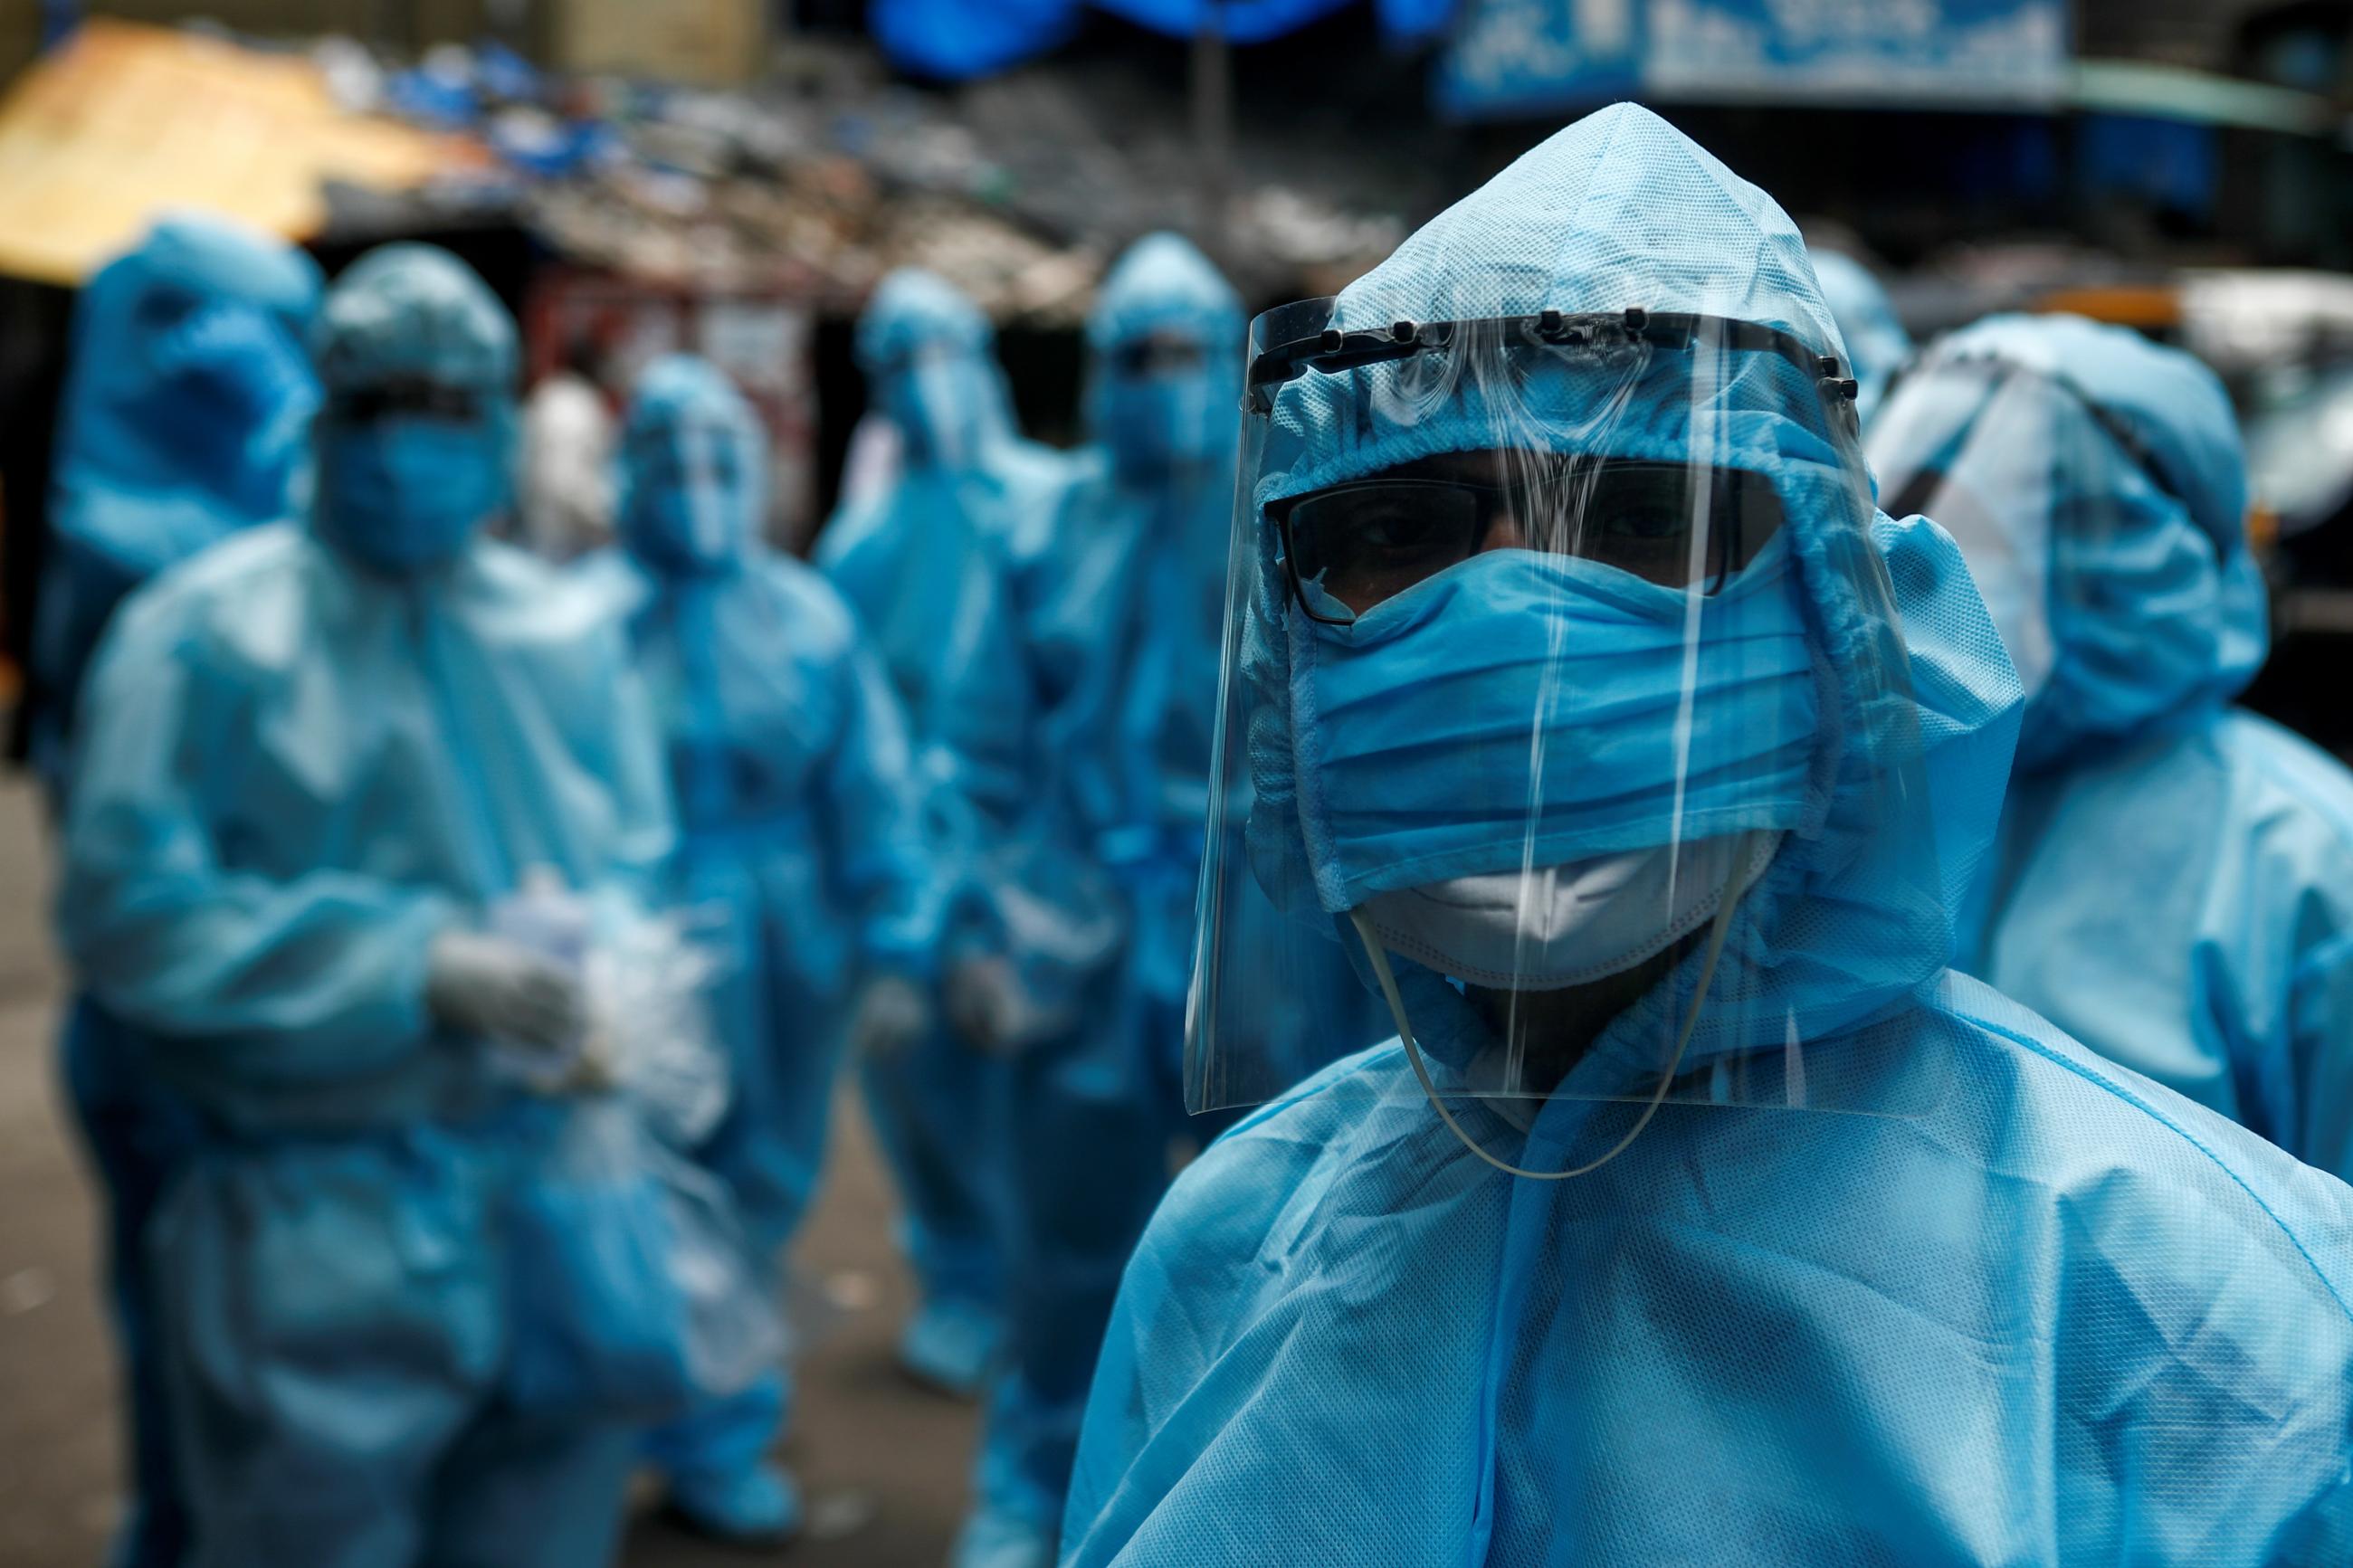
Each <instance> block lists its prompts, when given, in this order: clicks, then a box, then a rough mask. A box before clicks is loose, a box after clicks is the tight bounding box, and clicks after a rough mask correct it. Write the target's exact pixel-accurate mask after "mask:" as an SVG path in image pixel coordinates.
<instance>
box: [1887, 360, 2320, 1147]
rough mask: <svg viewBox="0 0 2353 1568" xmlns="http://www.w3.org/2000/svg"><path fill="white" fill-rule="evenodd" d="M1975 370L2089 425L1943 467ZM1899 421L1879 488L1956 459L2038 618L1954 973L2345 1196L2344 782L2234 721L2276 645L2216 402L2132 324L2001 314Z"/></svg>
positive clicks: (1991, 537) (1905, 388) (1922, 388)
mask: <svg viewBox="0 0 2353 1568" xmlns="http://www.w3.org/2000/svg"><path fill="white" fill-rule="evenodd" d="M1988 363H1994V364H1998V365H2003V366H2010V367H2015V368H2016V369H2017V370H2018V371H2020V372H2022V373H2024V374H2029V375H2032V376H2037V377H2055V378H2057V381H2058V383H2059V384H2061V385H2063V387H2065V388H2070V389H2073V390H2072V392H2067V393H2063V395H2062V396H2063V401H2061V402H2060V404H2059V405H2058V408H2057V410H2056V413H2055V415H2054V416H2053V417H2054V419H2055V418H2067V417H2072V418H2073V419H2074V420H2076V421H2078V422H2080V424H2081V426H2082V430H2081V432H2080V434H2079V437H2078V438H2074V439H2068V440H2063V441H2059V442H2055V443H2053V444H2052V448H2051V464H2050V467H2051V468H2052V469H2055V470H2056V471H2042V469H2041V468H2040V467H2039V466H2038V467H2037V468H2036V471H2033V472H2031V473H2012V472H2006V471H1994V468H1993V465H1992V464H1985V465H1981V466H1978V467H1977V468H1974V469H1973V468H1972V465H1971V464H1970V462H1969V460H1968V458H1967V457H1966V456H1964V457H1961V458H1948V455H1949V454H1952V453H1955V452H1960V451H1963V450H1964V449H1965V448H1966V447H1968V442H1969V437H1970V433H1971V431H1972V430H1973V429H1974V428H1977V427H1978V421H1979V418H1980V416H1981V414H1982V413H1983V408H1984V398H1983V389H1984V387H1985V381H1984V372H1983V367H1984V366H1985V365H1986V364H1988ZM1889 408H1890V412H1891V414H1900V415H1901V416H1902V418H1901V421H1900V424H1899V425H1897V426H1894V427H1892V428H1891V431H1890V434H1891V436H1892V437H1894V438H1895V441H1896V443H1897V444H1898V445H1900V448H1901V449H1894V447H1890V448H1888V449H1885V450H1883V451H1875V452H1874V457H1875V458H1878V459H1880V461H1881V466H1882V475H1881V478H1882V480H1883V484H1885V485H1886V486H1888V487H1889V488H1890V489H1893V488H1894V487H1895V486H1897V485H1899V484H1901V483H1903V482H1905V481H1906V480H1908V479H1910V477H1911V476H1912V475H1913V474H1914V473H1915V472H1916V471H1919V470H1921V469H1922V468H1924V467H1937V468H1941V467H1942V466H1944V465H1945V464H1946V463H1947V461H1948V460H1949V461H1950V464H1951V473H1950V478H1951V479H1952V480H1953V481H1954V482H1955V483H1956V484H1957V485H1961V486H1966V487H1967V488H1968V490H1969V492H1970V494H1972V495H1973V496H1974V497H1975V499H1976V500H1978V502H1979V503H1981V505H1980V507H1979V509H1978V517H1979V518H1980V519H1981V520H1982V522H1981V526H1982V527H1986V528H1989V529H1991V530H1993V532H1990V533H1988V534H1985V535H1984V536H1982V538H1980V536H1979V535H1978V533H1975V532H1961V531H1959V529H1958V528H1956V531H1957V534H1958V535H1959V537H1960V538H1961V540H1962V543H1963V546H1964V548H1965V549H1968V550H1973V551H1974V550H1978V549H1980V548H1990V549H2000V550H2003V551H2006V552H2009V553H2010V554H2011V555H2027V554H2031V555H2032V556H2033V557H2034V558H2035V559H2036V560H2037V561H2040V562H2047V563H2048V569H2047V572H2045V573H2044V574H2042V578H2041V580H2042V587H2043V593H2042V595H2039V596H2038V598H2039V602H2038V603H2035V604H2031V605H2016V606H2014V607H2013V609H2012V614H2011V616H1998V617H1997V620H1998V622H2004V621H2011V620H2014V619H2015V618H2016V617H2021V616H2022V617H2025V618H2026V619H2028V620H2030V621H2031V622H2035V623H2039V625H2038V626H2036V627H2035V629H2033V630H2031V631H2028V632H2025V633H2023V634H2021V633H2016V632H2013V633H2011V634H2010V635H2012V636H2019V635H2025V636H2030V637H2035V638H2037V640H2038V641H2040V642H2042V643H2043V644H2044V645H2046V646H2047V647H2048V648H2049V649H2050V654H2049V657H2048V659H2047V664H2048V669H2049V674H2048V677H2047V679H2044V680H2043V681H2042V685H2041V689H2039V690H2038V691H2036V692H2035V693H2034V695H2033V696H2032V698H2031V700H2030V701H2029V702H2028V704H2027V708H2026V715H2025V719H2024V721H2023V724H2022V727H2021V732H2020V738H2019V762H2018V768H2017V772H2016V773H2015V774H2014V775H2013V777H2012V779H2011V781H2010V799H2009V804H2008V806H2007V808H2006V810H2005V812H2004V814H2003V818H2002V831H2001V837H2000V852H1999V854H1998V856H1997V857H1996V859H1995V861H1994V863H1993V865H1992V866H1991V868H1989V875H1988V879H1987V882H1986V884H1985V886H1984V888H1983V889H1982V894H1983V900H1984V903H1985V908H1984V912H1983V921H1982V924H1981V925H1980V927H1979V928H1978V931H1977V932H1975V933H1974V935H1975V942H1976V945H1975V948H1974V951H1973V953H1972V955H1971V958H1970V960H1969V963H1968V967H1970V968H1971V969H1972V971H1973V972H1974V973H1978V974H1979V975H1981V976H1982V977H1983V978H1985V979H1986V980H1987V981H1989V983H1991V984H1995V985H1997V986H1999V987H2000V988H2001V989H2002V990H2004V991H2006V992H2008V993H2009V994H2010V995H2012V996H2015V997H2016V998H2017V999H2018V1000H2019V1001H2021V1002H2023V1003H2025V1004H2026V1005H2029V1006H2031V1007H2032V1008H2034V1009H2035V1010H2036V1011H2037V1012H2040V1013H2041V1014H2042V1016H2045V1017H2047V1018H2049V1019H2050V1020H2051V1021H2052V1023H2054V1024H2056V1025H2058V1026H2060V1027H2062V1028H2063V1029H2065V1030H2067V1031H2068V1032H2069V1033H2070V1034H2072V1035H2073V1036H2074V1037H2076V1038H2078V1039H2080V1040H2082V1041H2083V1042H2084V1044H2085V1045H2088V1046H2090V1047H2093V1048H2094V1049H2095V1050H2098V1051H2099V1052H2100V1053H2101V1054H2102V1055H2104V1056H2106V1057H2108V1058H2111V1059H2113V1060H2116V1061H2119V1062H2122V1063H2124V1064H2125V1065H2126V1066H2127V1067H2130V1068H2136V1069H2137V1070H2138V1071H2140V1072H2144V1073H2147V1075H2148V1076H2149V1077H2151V1078H2153V1079H2157V1080H2158V1082H2160V1083H2162V1084H2164V1085H2166V1086H2167V1087H2168V1088H2170V1089H2179V1091H2180V1092H2182V1093H2183V1094H2186V1095H2188V1096H2189V1098H2191V1099H2192V1100H2198V1101H2200V1103H2202V1104H2205V1105H2208V1106H2211V1107H2212V1108H2213V1109H2214V1110H2219V1111H2221V1112H2222V1113H2223V1114H2224V1115H2226V1116H2229V1117H2231V1118H2232V1119H2233V1120H2234V1121H2240V1122H2242V1123H2243V1124H2245V1125H2246V1126H2248V1127H2251V1128H2253V1130H2254V1131H2258V1132H2260V1133H2262V1134H2263V1136H2264V1137H2266V1138H2269V1139H2270V1140H2271V1141H2272V1142H2274V1143H2277V1144H2278V1145H2279V1146H2280V1147H2282V1148H2283V1149H2285V1150H2286V1151H2287V1152H2289V1153H2291V1154H2294V1155H2295V1156H2296V1157H2297V1158H2298V1159H2300V1160H2303V1161H2305V1162H2306V1163H2308V1164H2314V1165H2317V1166H2319V1167H2320V1168H2321V1169H2323V1170H2325V1171H2329V1172H2332V1173H2336V1174H2337V1175H2338V1176H2344V1177H2353V776H2348V773H2346V770H2345V769H2344V768H2343V767H2342V766H2341V765H2340V764H2338V763H2337V762H2335V761H2334V760H2333V759H2331V758H2329V757H2327V756H2326V755H2324V754H2323V753H2322V752H2319V751H2318V750H2317V749H2316V748H2315V747H2313V746H2311V745H2309V744H2307V743H2306V742H2304V741H2302V740H2300V739H2298V738H2297V737H2296V736H2295V735H2292V734H2290V733H2288V732H2287V731H2284V730H2282V729H2281V728H2280V727H2279V726H2277V725H2275V724H2274V723H2272V722H2271V721H2268V720H2265V719H2262V718H2258V717H2257V716H2255V715H2254V714H2252V713H2248V712H2246V711H2244V710H2240V709H2236V708H2233V707H2232V706H2231V705H2230V703H2231V700H2232V698H2233V697H2235V696H2236V695H2237V694H2238V693H2239V692H2240V690H2241V689H2243V688H2244V687H2245V686H2246V684H2247V682H2248V681H2249V680H2251V679H2253V677H2254V674H2255V671H2256V670H2257V669H2258V668H2260V667H2261V665H2262V663H2263V656H2264V653H2265V650H2266V647H2267V644H2268V637H2267V632H2266V627H2265V625H2264V594H2263V579H2262V574H2261V573H2260V570H2259V569H2258V567H2257V565H2256V563H2255V562H2254V559H2253V555H2252V554H2251V553H2250V552H2249V550H2248V548H2247V541H2246V532H2245V527H2244V522H2243V512H2244V510H2245V502H2246V479H2245V472H2244V465H2243V460H2242V457H2241V453H2240V446H2239V436H2238V426H2237V423H2236V421H2235V419H2234V418H2233V416H2232V410H2231V405H2230V402H2229V400H2228V398H2227V397H2226V396H2225V395H2224V394H2223V391H2222V387H2221V384H2220V383H2218V382H2217V381H2216V380H2215V379H2214V377H2213V375H2212V374H2211V372H2209V371H2208V370H2206V369H2205V367H2204V366H2202V365H2200V363H2198V362H2197V361H2195V360H2193V359H2191V358H2190V357H2189V355H2187V354H2185V353H2180V352H2179V351H2178V350H2173V349H2168V348H2162V347H2159V346H2158V345H2156V344H2153V343H2150V342H2147V340H2146V339H2143V338H2142V337H2140V336H2139V335H2138V334H2137V333H2134V332H2131V331H2126V330H2123V329H2121V328H2114V327H2105V326H2098V325H2095V324H2094V323H2092V322H2089V321H2080V320H2076V319H2073V318H2067V317H2045V318H2023V317H2004V318H1996V319H1993V320H1989V321H1983V322H1980V323H1979V324H1978V325H1976V326H1974V327H1971V328H1969V329H1968V330H1967V331H1961V332H1957V333H1955V334H1953V335H1952V336H1950V337H1948V338H1947V339H1945V340H1943V341H1942V342H1939V343H1937V344H1936V346H1935V347H1934V348H1932V349H1931V350H1930V351H1929V352H1928V353H1927V355H1926V358H1925V359H1924V361H1923V362H1922V363H1921V364H1920V366H1919V367H1918V370H1917V372H1916V374H1912V375H1907V376H1906V378H1905V382H1904V384H1903V385H1902V386H1901V387H1900V388H1899V390H1898V393H1897V397H1896V400H1895V401H1894V402H1892V403H1891V404H1890V405H1889ZM2095 411H2096V413H2095ZM2103 418H2104V419H2105V420H2107V421H2110V422H2113V423H2114V425H2115V426H2116V429H2117V430H2118V431H2120V432H2121V433H2122V436H2123V438H2122V439H2119V438H2118V437H2117V436H2116V435H2112V434H2111V433H2110V431H2109V429H2107V428H2105V427H2104V426H2102V425H2101V424H2100V423H2099V420H2100V419H2103ZM2127 441H2129V442H2130V443H2131V446H2130V447H2129V448H2128V447H2127V445H2126V443H2127ZM2001 445H2002V446H2003V447H2008V448H2010V449H2011V450H2014V449H2015V444H2014V443H2009V442H2003V443H2001ZM1973 559H1975V557H1973ZM1979 564H1980V567H1981V576H1983V577H1984V578H1985V579H1986V580H1987V581H1988V582H1989V584H1991V583H1993V582H1996V581H2001V582H2008V581H2011V580H2013V577H2014V574H2009V573H2007V572H2004V571H2003V570H2002V569H2001V564H2000V563H1996V562H1990V561H1980V563H1979ZM1994 591H1995V590H1994V589H1993V588H1992V587H1991V586H1989V593H1992V592H1994ZM2006 629H2007V628H2006ZM2021 662H2024V661H2023V659H2021Z"/></svg>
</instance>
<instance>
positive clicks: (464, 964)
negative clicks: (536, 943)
mask: <svg viewBox="0 0 2353 1568" xmlns="http://www.w3.org/2000/svg"><path fill="white" fill-rule="evenodd" d="M425 1005H426V1009H427V1011H428V1012H430V1013H431V1014H432V1015H433V1016H434V1017H435V1018H436V1019H437V1020H438V1021H439V1022H440V1023H442V1024H444V1025H446V1026H448V1027H449V1028H451V1029H454V1030H456V1031H458V1032H459V1034H463V1035H472V1036H475V1037H478V1038H480V1039H486V1040H495V1041H498V1042H500V1043H501V1044H505V1045H512V1046H521V1047H524V1048H525V1049H528V1050H532V1051H543V1052H546V1053H548V1054H549V1055H551V1056H553V1055H555V1054H558V1053H561V1052H564V1051H567V1050H570V1049H572V1048H573V1047H575V1046H577V1045H578V1044H579V1043H580V1038H581V1034H582V1031H583V1030H584V1029H585V1028H586V1026H587V1012H588V1009H587V1004H586V1000H585V998H584V996H583V994H582V992H581V985H580V978H579V976H578V975H576V974H575V973H573V972H572V971H571V970H569V969H567V968H565V966H564V965H563V964H560V963H556V962H555V961H554V960H553V959H551V958H548V957H547V956H545V955H544V954H543V953H539V952H533V950H532V949H530V948H528V947H525V946H523V945H522V943H521V942H511V941H509V940H508V939H507V938H505V937H501V936H490V935H486V934H485V933H483V932H481V931H463V930H451V931H443V932H442V933H441V934H440V935H439V936H437V937H435V938H434V939H433V945H432V947H431V948H429V949H428V950H427V953H426V959H425Z"/></svg>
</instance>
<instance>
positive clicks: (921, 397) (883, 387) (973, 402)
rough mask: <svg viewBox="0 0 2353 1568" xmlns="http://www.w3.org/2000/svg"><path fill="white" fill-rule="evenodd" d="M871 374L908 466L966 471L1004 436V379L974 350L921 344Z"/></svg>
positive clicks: (945, 343) (880, 366) (982, 355)
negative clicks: (896, 431)
mask: <svg viewBox="0 0 2353 1568" xmlns="http://www.w3.org/2000/svg"><path fill="white" fill-rule="evenodd" d="M871 375H872V378H873V384H874V385H875V388H876V395H877V400H878V402H879V404H880V405H881V409H882V411H883V413H884V414H886V415H887V416H889V417H890V419H891V422H892V425H894V426H897V428H898V431H899V435H900V438H901V439H902V442H903V443H904V445H905V449H906V453H907V456H908V458H910V459H911V460H912V461H914V462H917V463H924V464H929V465H933V466H935V467H938V468H951V469H955V468H969V467H971V466H972V465H973V464H975V463H976V462H978V461H979V460H980V458H981V457H982V455H983V454H984V453H985V452H986V451H987V448H988V447H989V445H990V444H991V443H992V442H994V441H996V440H997V439H999V438H1001V437H1003V436H1004V435H1005V434H1006V433H1007V429H1008V425H1009V422H1010V417H1009V415H1008V412H1007V409H1006V401H1005V391H1004V385H1003V382H1002V378H1001V376H1000V374H999V373H998V371H997V365H996V363H995V362H994V361H992V360H991V359H989V358H988V357H987V354H985V353H981V352H979V351H977V350H976V349H973V348H970V347H967V346H965V345H963V344H958V343H948V342H940V343H930V344H925V345H923V346H921V347H919V348H917V349H915V350H913V351H912V352H910V353H906V354H905V355H903V356H902V357H900V358H899V359H897V360H895V361H893V362H892V363H888V364H884V365H879V366H876V367H874V368H873V370H872V371H871Z"/></svg>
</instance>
